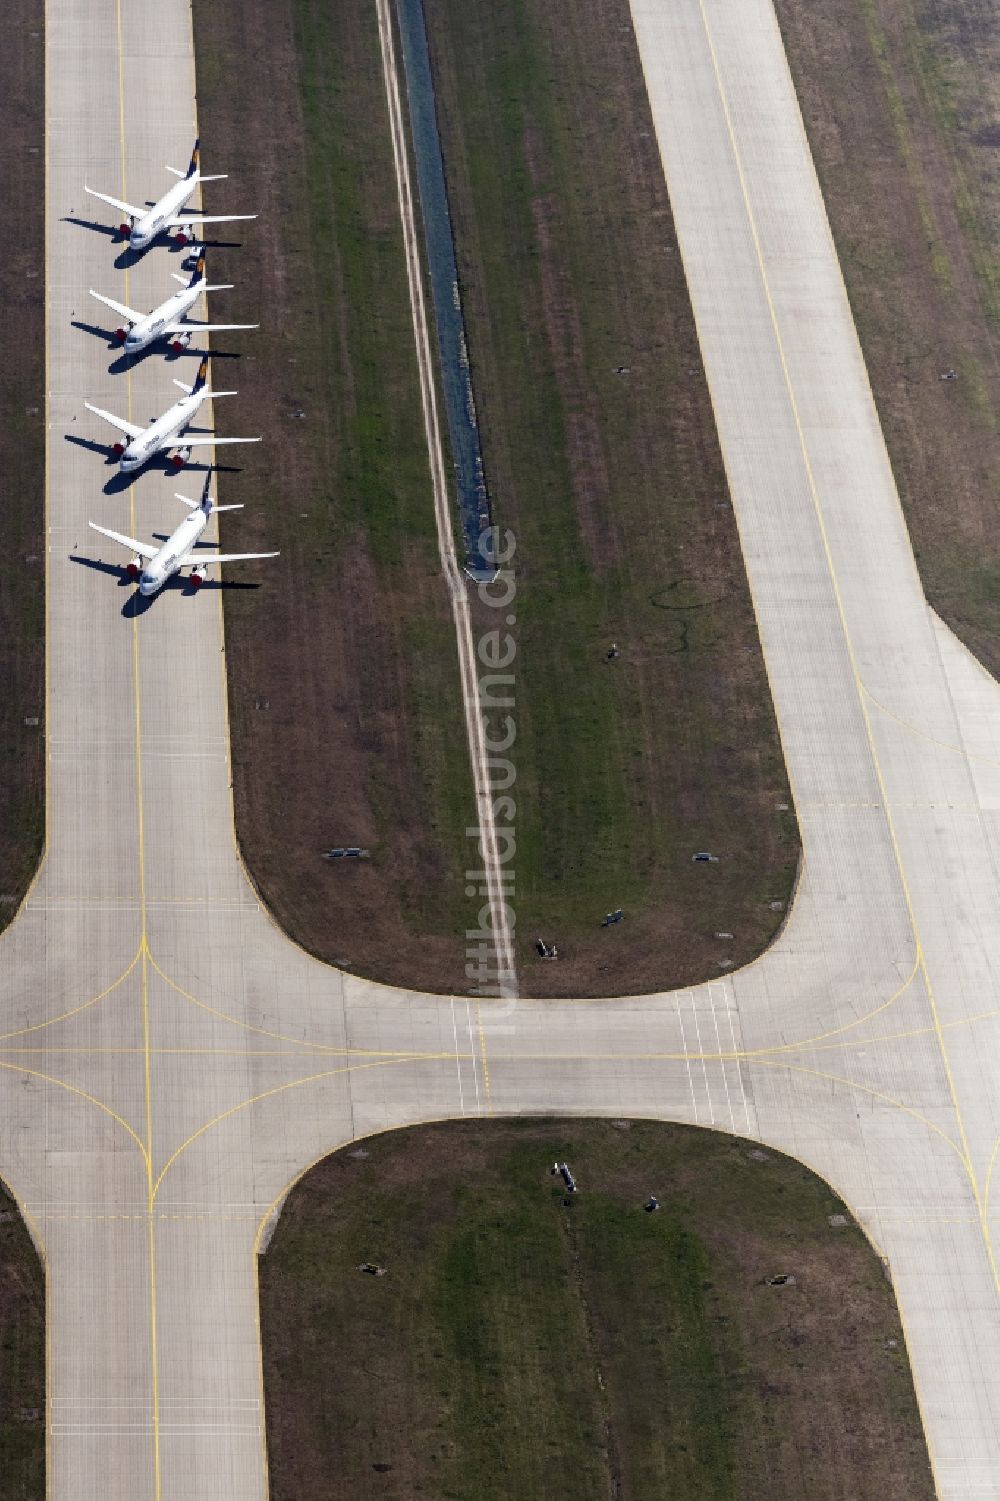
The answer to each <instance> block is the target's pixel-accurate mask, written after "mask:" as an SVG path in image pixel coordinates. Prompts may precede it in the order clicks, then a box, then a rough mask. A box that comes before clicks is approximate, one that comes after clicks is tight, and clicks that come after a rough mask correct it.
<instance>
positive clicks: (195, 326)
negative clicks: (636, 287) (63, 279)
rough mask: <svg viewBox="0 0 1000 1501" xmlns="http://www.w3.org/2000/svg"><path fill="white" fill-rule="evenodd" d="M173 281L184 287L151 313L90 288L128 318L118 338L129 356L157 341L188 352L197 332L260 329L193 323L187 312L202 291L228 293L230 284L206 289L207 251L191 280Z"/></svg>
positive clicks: (93, 294) (247, 325)
mask: <svg viewBox="0 0 1000 1501" xmlns="http://www.w3.org/2000/svg"><path fill="white" fill-rule="evenodd" d="M173 274H174V280H175V281H179V282H180V283H181V286H182V288H183V290H182V291H180V292H175V293H174V295H173V296H172V297H168V298H167V300H166V302H161V303H160V306H159V307H157V308H154V309H153V311H152V312H151V313H137V312H136V311H135V310H134V308H130V307H126V306H125V304H124V303H123V302H116V301H115V299H114V298H113V297H105V296H104V294H103V292H95V291H94V289H93V287H91V289H90V295H91V297H96V298H97V300H98V302H103V303H104V305H105V307H109V308H112V309H113V310H114V311H115V312H116V313H120V314H121V316H122V317H123V318H124V319H125V322H124V324H123V325H122V327H121V328H118V329H116V330H115V338H116V339H118V340H119V341H120V342H121V343H122V344H124V346H125V353H126V354H137V353H138V352H139V350H140V349H145V348H146V347H147V346H148V345H150V344H152V343H154V342H155V340H157V339H166V340H167V343H168V344H169V345H170V348H171V349H174V350H176V351H177V352H178V353H180V351H181V350H182V349H186V348H187V347H188V345H189V344H190V342H191V339H192V337H193V336H194V335H195V334H198V333H223V332H228V331H229V330H230V329H234V328H259V327H260V324H259V323H192V322H191V321H190V319H189V318H188V316H187V315H188V313H189V312H190V311H191V309H192V308H193V307H194V305H195V303H196V302H197V301H198V298H199V297H200V296H201V294H202V293H203V292H228V291H229V290H230V289H231V287H232V283H231V282H220V283H218V285H216V286H207V285H206V283H205V252H204V250H202V251H201V252H200V254H199V256H198V261H197V264H196V266H195V268H194V271H193V272H192V273H191V280H190V281H185V280H184V277H183V276H178V274H177V272H176V271H175V272H174V273H173Z"/></svg>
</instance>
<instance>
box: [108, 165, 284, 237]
mask: <svg viewBox="0 0 1000 1501" xmlns="http://www.w3.org/2000/svg"><path fill="white" fill-rule="evenodd" d="M167 171H168V172H173V174H174V176H175V177H179V178H180V182H178V183H175V184H174V186H173V187H172V188H168V189H167V191H166V192H165V193H164V195H163V197H162V198H161V199H160V200H159V202H157V203H154V204H153V205H152V207H151V208H137V207H136V205H135V204H134V203H125V202H124V201H123V200H122V199H121V198H112V197H111V196H110V195H109V194H108V193H98V192H97V190H96V188H88V187H85V189H84V191H85V192H87V193H89V194H90V196H91V197H92V198H100V200H101V202H102V203H110V204H111V206H112V208H118V209H121V211H122V213H123V214H124V215H125V216H126V217H125V218H124V220H123V221H122V223H121V224H120V226H119V228H120V229H121V232H122V234H123V235H128V240H129V246H130V247H131V249H132V250H145V248H146V246H147V245H151V244H152V242H153V241H154V240H155V239H156V237H157V235H159V234H162V233H163V232H164V230H173V231H174V234H173V236H172V238H173V239H174V240H176V241H177V243H178V245H186V244H187V243H188V241H189V240H193V239H194V238H195V231H196V228H197V227H198V226H200V225H202V224H230V223H232V222H233V220H235V219H256V217H257V215H256V214H206V213H203V212H202V210H201V209H200V208H185V204H186V203H187V201H188V199H189V198H190V197H191V196H192V194H193V193H194V191H195V189H196V188H197V187H199V186H200V184H201V183H203V182H221V181H222V180H223V178H224V177H225V176H226V175H227V174H226V173H225V172H222V173H219V174H217V175H216V176H215V177H204V176H203V175H202V171H201V152H200V141H195V143H194V150H193V151H192V153H191V161H190V164H189V165H188V169H187V171H186V172H182V171H181V170H180V168H179V167H168V168H167ZM181 209H184V212H183V213H181V212H180V210H181Z"/></svg>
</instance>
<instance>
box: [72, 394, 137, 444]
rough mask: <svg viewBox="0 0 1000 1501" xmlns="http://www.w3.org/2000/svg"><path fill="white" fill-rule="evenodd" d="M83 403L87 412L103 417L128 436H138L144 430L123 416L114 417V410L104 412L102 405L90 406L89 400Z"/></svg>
mask: <svg viewBox="0 0 1000 1501" xmlns="http://www.w3.org/2000/svg"><path fill="white" fill-rule="evenodd" d="M83 404H84V406H85V407H86V408H87V411H88V412H94V413H95V414H96V415H97V416H98V417H103V418H104V420H105V422H110V423H111V426H112V427H116V428H117V429H118V431H119V432H120V433H128V435H129V437H130V438H138V437H139V436H140V434H141V433H143V432H145V428H142V427H136V425H135V423H134V422H126V421H125V419H124V417H116V416H115V414H114V412H106V411H104V409H103V408H102V407H92V406H91V404H90V402H89V401H85V402H84V403H83Z"/></svg>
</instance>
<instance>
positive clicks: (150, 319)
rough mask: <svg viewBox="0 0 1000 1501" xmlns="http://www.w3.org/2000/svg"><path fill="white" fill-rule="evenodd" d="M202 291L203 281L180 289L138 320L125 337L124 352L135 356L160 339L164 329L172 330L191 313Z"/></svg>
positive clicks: (203, 287)
mask: <svg viewBox="0 0 1000 1501" xmlns="http://www.w3.org/2000/svg"><path fill="white" fill-rule="evenodd" d="M204 290H205V283H204V281H200V282H198V283H197V284H196V285H195V286H193V287H190V286H188V287H182V288H181V289H180V291H179V292H175V293H174V295H173V296H172V297H168V298H167V300H166V302H161V303H160V306H159V307H158V308H154V309H153V311H152V312H151V313H147V314H146V316H145V318H140V319H139V320H138V322H137V323H134V324H133V325H132V327H131V328H130V329H129V331H128V333H127V334H126V335H125V352H126V353H127V354H136V353H137V352H138V351H139V350H140V349H145V348H146V345H147V344H152V343H153V341H154V340H155V339H158V338H160V337H161V335H162V333H163V330H164V329H165V328H172V327H173V326H174V325H175V324H177V323H179V322H180V321H181V319H182V318H184V317H185V316H186V315H187V314H188V313H189V312H190V311H191V309H192V308H193V307H194V305H195V303H196V302H197V301H198V298H199V297H200V296H201V295H202V293H203V292H204Z"/></svg>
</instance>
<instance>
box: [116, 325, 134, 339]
mask: <svg viewBox="0 0 1000 1501" xmlns="http://www.w3.org/2000/svg"><path fill="white" fill-rule="evenodd" d="M133 326H134V325H133V324H131V323H123V324H122V326H121V328H116V329H115V338H116V339H117V340H118V342H119V344H124V343H125V340H126V339H127V338H128V336H129V334H130V333H131V332H132V329H133Z"/></svg>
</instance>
